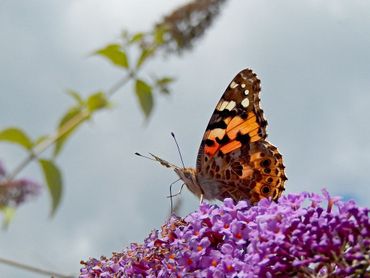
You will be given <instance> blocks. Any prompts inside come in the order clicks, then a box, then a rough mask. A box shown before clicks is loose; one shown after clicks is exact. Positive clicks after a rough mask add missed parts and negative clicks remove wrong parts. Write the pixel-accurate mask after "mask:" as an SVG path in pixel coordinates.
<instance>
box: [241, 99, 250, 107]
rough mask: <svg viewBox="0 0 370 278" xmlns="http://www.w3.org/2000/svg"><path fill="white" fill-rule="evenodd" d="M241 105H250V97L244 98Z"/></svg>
mask: <svg viewBox="0 0 370 278" xmlns="http://www.w3.org/2000/svg"><path fill="white" fill-rule="evenodd" d="M241 105H242V106H243V107H244V108H247V107H248V105H249V99H248V98H245V99H243V100H242V102H241Z"/></svg>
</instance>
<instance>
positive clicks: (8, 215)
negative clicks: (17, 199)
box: [0, 207, 15, 230]
mask: <svg viewBox="0 0 370 278" xmlns="http://www.w3.org/2000/svg"><path fill="white" fill-rule="evenodd" d="M0 210H1V212H2V213H3V215H4V219H3V224H2V228H3V229H4V230H6V229H7V228H8V227H9V224H10V222H11V221H12V220H13V218H14V215H15V208H12V207H2V208H0Z"/></svg>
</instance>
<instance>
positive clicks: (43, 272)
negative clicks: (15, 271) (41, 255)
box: [0, 258, 74, 278]
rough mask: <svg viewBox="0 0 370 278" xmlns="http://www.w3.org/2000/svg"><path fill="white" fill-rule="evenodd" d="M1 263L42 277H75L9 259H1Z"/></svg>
mask: <svg viewBox="0 0 370 278" xmlns="http://www.w3.org/2000/svg"><path fill="white" fill-rule="evenodd" d="M0 263H2V264H6V265H9V266H13V267H16V268H20V269H24V270H27V271H30V272H34V273H38V274H41V275H45V276H51V277H55V278H73V277H74V276H73V275H65V274H60V273H57V272H54V271H48V270H45V269H41V268H38V267H34V266H31V265H27V264H23V263H19V262H16V261H13V260H9V259H4V258H0Z"/></svg>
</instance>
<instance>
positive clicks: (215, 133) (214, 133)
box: [204, 128, 226, 155]
mask: <svg viewBox="0 0 370 278" xmlns="http://www.w3.org/2000/svg"><path fill="white" fill-rule="evenodd" d="M225 133H226V131H225V130H224V129H222V128H216V129H213V130H210V131H209V132H208V134H207V136H206V138H207V139H209V140H212V141H213V142H214V143H213V145H212V146H205V148H204V151H205V152H206V154H208V155H214V154H215V153H216V152H217V150H218V149H219V147H220V144H218V143H217V141H216V138H219V139H221V138H223V137H224V136H225Z"/></svg>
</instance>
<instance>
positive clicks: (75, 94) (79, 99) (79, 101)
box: [67, 90, 84, 105]
mask: <svg viewBox="0 0 370 278" xmlns="http://www.w3.org/2000/svg"><path fill="white" fill-rule="evenodd" d="M67 94H68V95H69V96H71V97H72V98H73V99H74V100H75V101H76V102H77V104H79V105H82V104H83V103H84V100H83V99H82V97H81V96H80V94H79V93H78V92H76V91H74V90H67Z"/></svg>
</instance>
